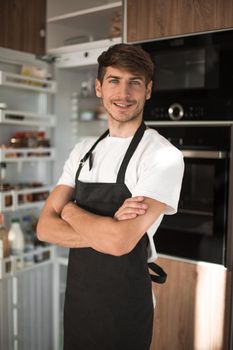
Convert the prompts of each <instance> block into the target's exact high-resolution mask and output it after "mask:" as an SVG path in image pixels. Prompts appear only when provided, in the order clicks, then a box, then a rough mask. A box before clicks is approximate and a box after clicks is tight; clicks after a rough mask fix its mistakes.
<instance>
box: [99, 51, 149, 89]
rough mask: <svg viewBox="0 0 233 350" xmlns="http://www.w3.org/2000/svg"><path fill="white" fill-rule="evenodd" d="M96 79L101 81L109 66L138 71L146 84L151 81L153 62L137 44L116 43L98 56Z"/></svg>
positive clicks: (133, 71)
mask: <svg viewBox="0 0 233 350" xmlns="http://www.w3.org/2000/svg"><path fill="white" fill-rule="evenodd" d="M98 63H99V68H98V74H97V79H98V80H99V81H100V83H101V84H102V83H103V79H104V75H105V72H106V68H107V67H109V66H112V67H115V68H123V69H126V70H127V71H129V72H132V73H140V74H142V75H143V76H144V77H145V81H146V85H147V84H148V83H149V82H150V81H151V79H152V76H153V72H154V63H153V62H152V60H151V58H150V55H149V54H148V53H147V52H146V51H144V50H143V49H142V48H141V47H139V46H134V45H130V44H116V45H113V46H110V47H109V49H108V50H107V51H104V52H102V54H101V55H100V56H99V57H98Z"/></svg>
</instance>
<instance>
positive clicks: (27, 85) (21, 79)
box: [0, 71, 56, 94]
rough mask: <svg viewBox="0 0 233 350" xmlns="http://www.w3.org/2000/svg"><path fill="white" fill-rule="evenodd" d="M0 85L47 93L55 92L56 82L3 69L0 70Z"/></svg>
mask: <svg viewBox="0 0 233 350" xmlns="http://www.w3.org/2000/svg"><path fill="white" fill-rule="evenodd" d="M0 85H3V86H9V87H13V88H17V89H24V90H31V91H38V92H44V93H48V94H54V93H55V92H56V83H55V81H53V80H46V79H36V78H32V77H30V76H24V75H20V74H14V73H9V72H4V71H0Z"/></svg>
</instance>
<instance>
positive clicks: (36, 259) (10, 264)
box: [0, 246, 54, 280]
mask: <svg viewBox="0 0 233 350" xmlns="http://www.w3.org/2000/svg"><path fill="white" fill-rule="evenodd" d="M53 259H54V247H53V246H48V247H40V248H37V249H34V250H32V251H30V252H27V253H23V254H20V255H10V256H9V257H7V258H3V259H0V280H1V279H4V278H7V277H12V276H16V275H17V274H19V273H22V272H25V271H28V270H32V269H37V268H40V267H41V266H42V265H47V264H51V263H52V262H53Z"/></svg>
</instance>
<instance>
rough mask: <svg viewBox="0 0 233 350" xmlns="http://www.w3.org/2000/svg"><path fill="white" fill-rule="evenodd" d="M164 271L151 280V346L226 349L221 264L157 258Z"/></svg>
mask: <svg viewBox="0 0 233 350" xmlns="http://www.w3.org/2000/svg"><path fill="white" fill-rule="evenodd" d="M158 263H159V265H161V266H162V267H163V268H164V270H165V271H166V272H167V274H168V277H167V282H166V284H164V285H158V284H154V286H153V289H154V294H155V296H156V308H155V318H154V334H153V341H152V346H151V350H158V349H159V350H167V349H172V350H181V349H189V350H198V349H201V350H216V349H222V350H227V349H228V346H227V342H228V338H229V335H228V327H229V322H228V315H227V313H228V310H229V305H228V300H229V297H228V286H229V283H230V272H229V271H227V270H226V268H225V267H224V266H221V265H217V264H210V263H194V262H188V261H187V260H186V261H182V260H178V259H177V260H176V259H174V258H173V259H172V258H159V259H158Z"/></svg>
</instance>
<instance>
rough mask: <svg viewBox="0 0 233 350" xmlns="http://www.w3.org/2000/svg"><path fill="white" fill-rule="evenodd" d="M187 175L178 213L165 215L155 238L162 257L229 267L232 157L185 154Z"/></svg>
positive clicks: (215, 152)
mask: <svg viewBox="0 0 233 350" xmlns="http://www.w3.org/2000/svg"><path fill="white" fill-rule="evenodd" d="M182 152H183V155H184V161H185V173H184V179H183V184H182V190H181V196H180V202H179V209H178V213H177V214H175V215H165V216H164V219H163V221H162V223H161V225H160V227H159V229H158V231H157V233H156V234H155V236H154V240H155V245H156V248H157V251H158V252H159V253H163V254H168V255H173V256H178V257H183V258H188V259H192V260H200V261H209V262H214V263H220V264H225V255H226V254H225V246H226V223H227V217H226V216H227V189H228V157H227V153H226V152H221V151H201V150H184V151H182Z"/></svg>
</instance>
